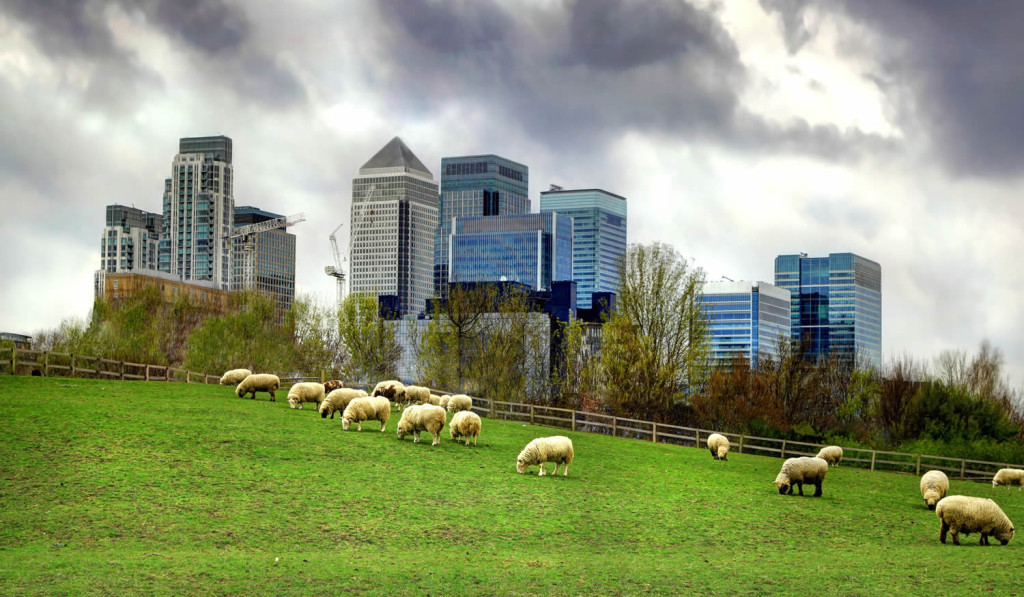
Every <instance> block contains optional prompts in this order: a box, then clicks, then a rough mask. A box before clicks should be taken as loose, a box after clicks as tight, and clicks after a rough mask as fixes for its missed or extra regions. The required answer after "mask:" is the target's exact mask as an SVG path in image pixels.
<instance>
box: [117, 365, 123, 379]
mask: <svg viewBox="0 0 1024 597" xmlns="http://www.w3.org/2000/svg"><path fill="white" fill-rule="evenodd" d="M117 368H118V371H120V372H121V381H124V361H118V362H117Z"/></svg>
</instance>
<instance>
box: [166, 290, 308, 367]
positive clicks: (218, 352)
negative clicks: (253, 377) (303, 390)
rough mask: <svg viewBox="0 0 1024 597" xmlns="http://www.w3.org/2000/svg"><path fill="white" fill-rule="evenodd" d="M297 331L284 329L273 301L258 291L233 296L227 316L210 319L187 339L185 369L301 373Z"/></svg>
mask: <svg viewBox="0 0 1024 597" xmlns="http://www.w3.org/2000/svg"><path fill="white" fill-rule="evenodd" d="M294 342H295V331H294V327H293V326H291V325H288V321H287V318H286V325H282V324H281V323H280V320H279V314H278V312H277V305H276V304H275V303H274V300H273V299H271V298H269V297H267V296H264V295H261V294H259V293H257V292H255V291H245V292H239V293H234V294H232V295H231V298H230V301H229V305H228V312H227V313H225V314H224V315H218V316H215V317H209V318H207V319H206V320H205V321H203V323H202V324H201V325H200V326H199V327H198V328H196V329H195V331H193V332H192V334H191V335H190V336H189V338H188V345H187V348H186V351H187V352H186V356H185V366H186V368H188V369H190V370H192V371H203V372H206V373H216V372H218V371H227V370H229V369H237V368H246V369H251V370H253V371H256V372H275V373H279V374H280V373H299V371H297V370H296V369H295V344H294Z"/></svg>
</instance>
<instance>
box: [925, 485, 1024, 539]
mask: <svg viewBox="0 0 1024 597" xmlns="http://www.w3.org/2000/svg"><path fill="white" fill-rule="evenodd" d="M935 515H936V516H938V517H939V520H940V521H942V527H941V529H940V530H939V541H940V542H942V543H945V542H946V532H947V531H949V532H951V533H953V545H960V533H963V534H965V535H970V534H971V533H981V541H980V542H979V544H980V545H988V544H989V543H988V538H989V536H992V537H995V538H996V539H998V540H999V542H1000V543H1002V544H1003V545H1006V544H1007V543H1009V542H1010V539H1013V523H1012V522H1010V519H1009V518H1007V517H1006V514H1004V513H1003V511H1002V509H1001V508H1000V507H999V506H998V505H997V504H996V503H995V502H993V501H992V500H990V499H987V498H978V497H968V496H966V495H951V496H947V497H944V498H942V499H941V500H939V505H938V506H936V507H935Z"/></svg>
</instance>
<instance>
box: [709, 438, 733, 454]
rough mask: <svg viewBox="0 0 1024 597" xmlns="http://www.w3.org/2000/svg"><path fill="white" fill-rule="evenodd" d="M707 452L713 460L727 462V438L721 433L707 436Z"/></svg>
mask: <svg viewBox="0 0 1024 597" xmlns="http://www.w3.org/2000/svg"><path fill="white" fill-rule="evenodd" d="M708 450H711V456H712V457H714V459H715V460H729V459H728V458H727V456H728V455H729V438H727V437H725V436H724V435H722V434H721V433H712V434H711V435H709V436H708Z"/></svg>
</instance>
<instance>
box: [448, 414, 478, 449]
mask: <svg viewBox="0 0 1024 597" xmlns="http://www.w3.org/2000/svg"><path fill="white" fill-rule="evenodd" d="M448 433H450V434H451V438H452V439H453V440H454V439H457V438H460V437H464V438H466V445H467V446H468V445H469V438H473V445H474V446H475V445H476V438H477V437H479V436H480V415H478V414H476V413H475V412H473V411H471V410H460V411H459V412H457V413H455V416H454V417H452V422H451V423H448Z"/></svg>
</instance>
